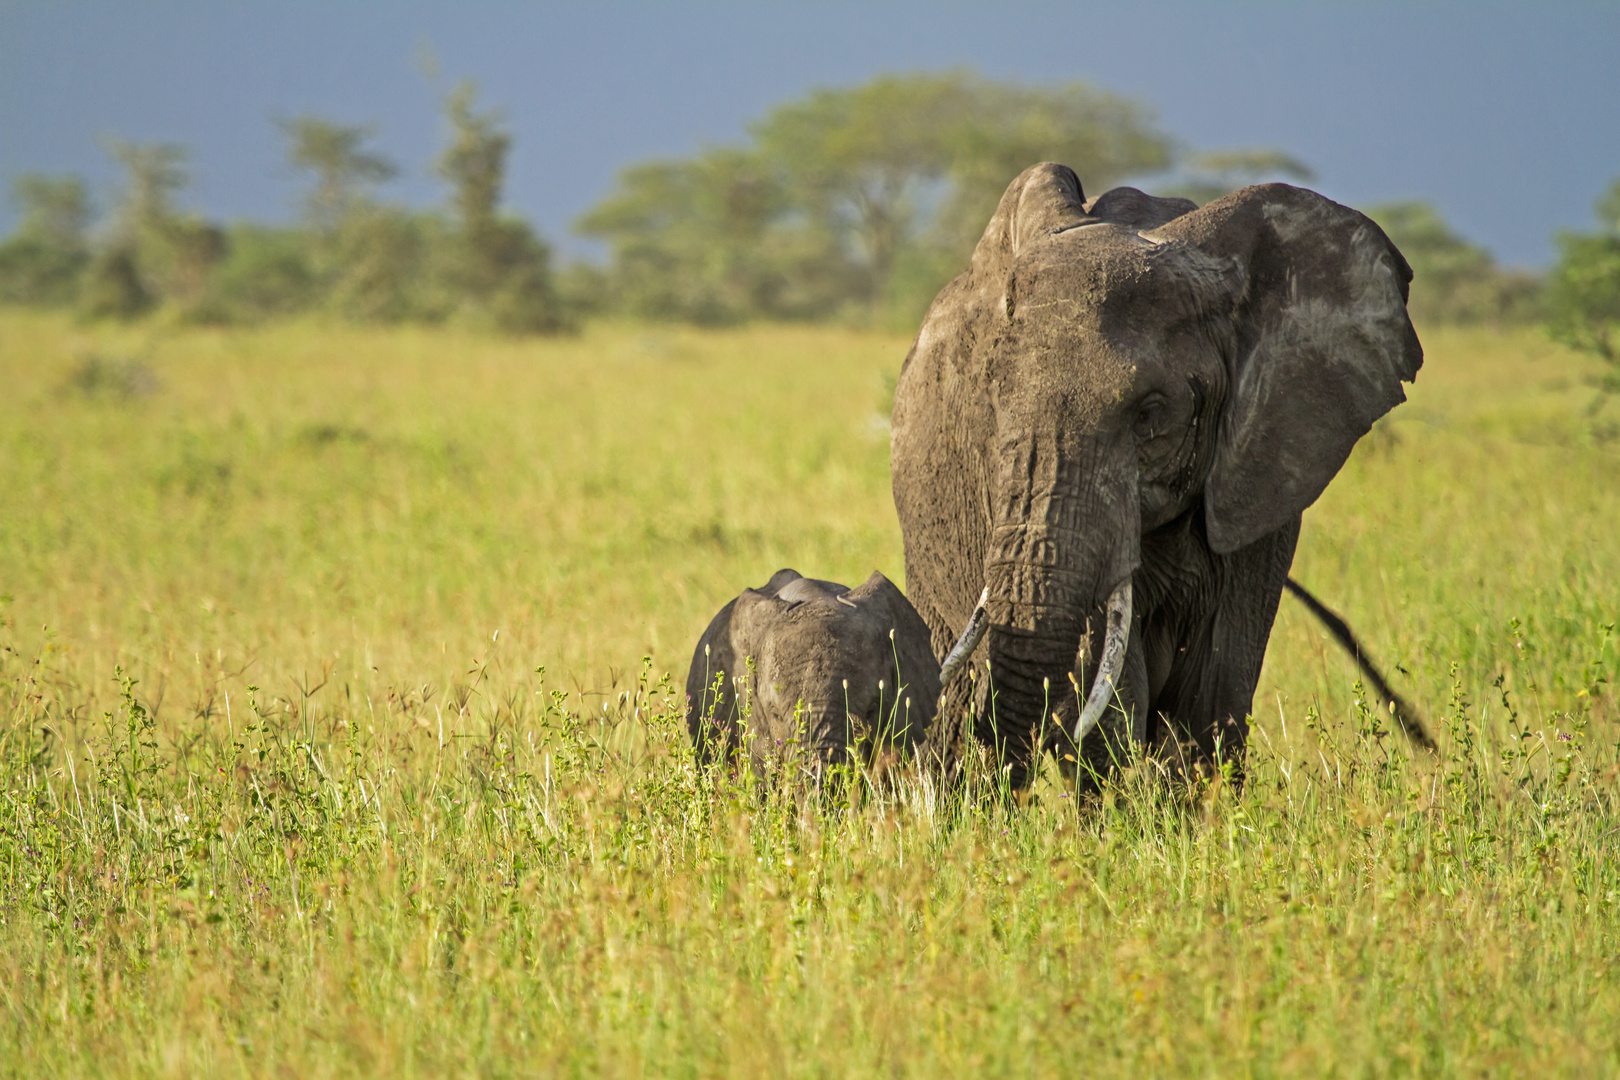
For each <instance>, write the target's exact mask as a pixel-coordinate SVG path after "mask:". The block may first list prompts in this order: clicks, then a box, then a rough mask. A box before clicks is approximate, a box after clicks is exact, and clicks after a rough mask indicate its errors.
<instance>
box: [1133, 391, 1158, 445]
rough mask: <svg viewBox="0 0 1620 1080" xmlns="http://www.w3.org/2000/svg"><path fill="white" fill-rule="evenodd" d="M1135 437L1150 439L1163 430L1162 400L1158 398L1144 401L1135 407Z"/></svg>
mask: <svg viewBox="0 0 1620 1080" xmlns="http://www.w3.org/2000/svg"><path fill="white" fill-rule="evenodd" d="M1134 427H1135V429H1136V437H1137V438H1139V439H1151V438H1153V437H1154V436H1155V435H1157V434H1159V433H1160V432H1162V431H1163V430H1164V399H1163V398H1161V397H1158V396H1154V397H1150V398H1147V399H1146V400H1144V401H1143V402H1142V403H1141V404H1139V405H1138V406H1137V407H1136V422H1135V424H1134Z"/></svg>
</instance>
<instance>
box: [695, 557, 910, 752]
mask: <svg viewBox="0 0 1620 1080" xmlns="http://www.w3.org/2000/svg"><path fill="white" fill-rule="evenodd" d="M891 631H892V634H893V636H892V638H891ZM750 659H751V660H752V667H751V668H750V666H749V664H748V660H750ZM846 682H847V686H846V685H845V684H846ZM717 683H718V685H717ZM880 684H881V685H880ZM938 698H939V661H937V660H936V659H935V658H934V654H933V652H932V651H931V649H930V648H929V635H928V627H927V626H926V625H925V624H924V623H923V621H922V617H921V616H919V615H918V614H917V611H916V609H915V608H913V607H912V606H911V603H910V602H909V601H908V600H907V599H906V598H905V596H904V595H902V594H901V592H900V590H899V589H897V588H896V587H895V586H894V583H893V582H891V581H890V580H889V579H888V578H886V577H884V576H883V575H882V574H879V573H874V574H873V575H872V576H871V577H870V578H868V579H867V581H866V584H864V585H862V586H860V587H859V588H857V589H847V588H845V587H844V586H842V585H839V584H836V583H834V582H831V581H817V580H814V579H812V578H806V577H801V576H800V575H799V574H798V573H797V572H796V571H793V570H778V571H777V572H776V573H775V574H774V575H773V576H772V577H771V580H770V582H769V583H768V584H766V585H765V586H764V587H763V588H760V589H745V590H744V591H743V594H742V595H741V596H739V597H737V599H735V600H733V601H732V602H731V603H729V604H727V605H726V606H725V607H723V608H721V609H720V612H719V614H717V615H716V616H715V617H714V620H713V621H712V622H710V623H709V628H708V629H707V630H705V631H704V632H703V637H702V639H701V640H699V641H698V644H697V649H696V650H695V651H694V652H693V654H692V667H691V669H690V671H689V673H688V674H687V677H686V701H687V706H686V723H687V729H688V730H689V731H690V733H691V736H692V743H693V746H694V747H695V748H696V750H697V756H698V760H699V761H700V762H702V763H704V764H708V763H710V762H713V761H715V760H717V759H724V758H729V757H731V756H732V755H735V754H736V753H737V752H738V750H739V748H742V747H746V749H747V752H748V753H749V755H750V756H751V758H752V760H753V763H754V768H755V771H756V773H757V774H759V775H762V776H763V775H765V773H766V770H767V769H770V768H772V767H773V766H776V765H779V764H781V763H784V762H790V763H794V764H796V765H798V766H802V767H805V768H808V769H810V770H812V771H817V770H819V769H820V768H821V767H823V766H825V765H828V764H834V763H840V762H849V761H852V760H854V758H853V757H852V752H858V753H859V755H860V758H861V760H862V761H863V762H864V763H866V764H872V763H874V762H876V761H878V760H880V759H882V758H885V757H888V756H891V755H892V753H893V752H896V751H898V752H905V751H908V750H910V749H911V748H912V747H913V745H914V744H915V743H916V742H917V740H918V739H919V738H920V737H921V736H922V734H923V733H924V732H925V731H926V730H927V728H928V725H929V723H930V721H932V720H933V717H934V707H935V705H936V703H937V701H938ZM739 706H746V711H747V715H746V716H745V715H744V708H740V707H739ZM745 735H746V736H747V737H746V738H745Z"/></svg>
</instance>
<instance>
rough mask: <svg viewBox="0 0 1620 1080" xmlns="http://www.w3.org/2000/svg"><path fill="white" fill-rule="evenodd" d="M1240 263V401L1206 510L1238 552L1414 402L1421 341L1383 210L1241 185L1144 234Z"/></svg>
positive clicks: (1304, 501)
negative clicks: (1381, 220) (1409, 385)
mask: <svg viewBox="0 0 1620 1080" xmlns="http://www.w3.org/2000/svg"><path fill="white" fill-rule="evenodd" d="M1147 235H1148V236H1150V237H1154V238H1158V239H1163V240H1180V241H1183V242H1185V243H1188V244H1191V245H1193V246H1195V247H1197V248H1199V249H1201V250H1202V251H1204V252H1205V253H1206V254H1209V255H1213V256H1216V257H1227V258H1231V259H1234V260H1236V261H1237V263H1238V265H1239V267H1240V268H1241V270H1242V271H1243V273H1244V275H1245V277H1246V279H1247V287H1246V289H1245V291H1244V293H1243V295H1242V297H1241V298H1240V300H1239V301H1238V305H1237V310H1236V312H1235V326H1234V331H1235V333H1234V342H1235V348H1234V350H1233V354H1232V356H1231V357H1230V361H1229V362H1230V364H1231V368H1232V370H1231V372H1230V376H1231V382H1230V390H1229V399H1228V401H1227V406H1226V410H1225V413H1224V416H1223V417H1222V421H1221V425H1222V426H1221V433H1220V437H1219V439H1218V441H1217V444H1216V448H1215V458H1214V462H1213V464H1212V466H1211V469H1210V475H1209V482H1208V484H1207V485H1206V487H1205V489H1204V513H1205V521H1206V524H1207V526H1208V532H1209V542H1210V546H1211V547H1212V548H1214V549H1215V550H1216V551H1218V552H1223V553H1224V552H1231V551H1236V550H1237V549H1238V548H1241V547H1243V546H1245V545H1247V544H1250V543H1253V542H1254V541H1255V540H1258V539H1259V538H1260V537H1262V536H1265V535H1266V534H1267V533H1270V532H1273V531H1274V530H1276V529H1278V528H1280V527H1282V526H1283V525H1285V524H1287V522H1288V521H1289V520H1290V519H1292V518H1294V517H1296V516H1297V515H1298V514H1300V513H1301V512H1302V511H1303V510H1304V509H1305V508H1306V507H1307V506H1309V505H1311V503H1313V502H1315V501H1316V499H1317V496H1319V495H1321V494H1322V491H1323V489H1325V488H1326V487H1327V485H1328V481H1330V480H1332V479H1333V476H1334V474H1335V473H1337V472H1338V471H1339V468H1340V467H1341V466H1343V464H1344V462H1345V460H1346V459H1347V458H1348V457H1349V456H1350V451H1351V449H1352V448H1353V447H1354V446H1355V444H1356V440H1357V439H1359V438H1361V437H1362V436H1363V435H1365V434H1366V433H1367V432H1368V431H1369V430H1371V428H1372V425H1373V422H1374V421H1375V420H1377V419H1378V418H1379V417H1380V416H1382V415H1384V414H1385V413H1386V412H1388V411H1389V410H1390V409H1392V408H1394V407H1395V406H1396V405H1398V404H1400V403H1401V402H1402V401H1405V400H1406V394H1405V392H1404V391H1403V390H1402V389H1401V383H1402V381H1406V382H1410V381H1411V380H1412V379H1413V378H1415V377H1416V375H1417V371H1418V368H1419V367H1421V366H1422V365H1423V347H1422V346H1421V345H1419V344H1418V339H1417V334H1416V333H1415V332H1414V331H1413V329H1412V322H1411V320H1410V319H1408V318H1407V315H1406V296H1407V287H1408V284H1409V283H1410V282H1411V280H1412V270H1411V268H1410V267H1409V266H1407V264H1406V260H1405V259H1403V258H1402V257H1401V253H1400V252H1399V251H1398V250H1396V248H1395V245H1394V244H1392V243H1390V241H1389V238H1388V237H1386V236H1385V235H1384V233H1383V230H1381V229H1380V228H1379V227H1378V226H1377V225H1376V224H1374V223H1373V221H1372V220H1371V219H1370V218H1368V217H1366V216H1364V215H1362V214H1359V213H1357V212H1356V211H1354V210H1352V209H1350V208H1349V207H1347V206H1340V205H1339V204H1338V203H1336V202H1333V201H1332V200H1330V199H1327V198H1324V197H1323V196H1321V195H1318V194H1316V193H1315V192H1313V191H1306V190H1304V189H1303V188H1296V187H1290V186H1289V185H1287V184H1262V185H1259V186H1257V187H1250V188H1244V189H1243V190H1242V191H1236V192H1233V193H1232V194H1230V195H1227V196H1225V197H1224V198H1221V199H1217V200H1216V201H1214V202H1212V203H1210V204H1208V205H1207V206H1205V207H1203V208H1202V209H1200V210H1195V211H1193V212H1192V213H1189V214H1184V215H1183V216H1181V217H1179V218H1177V219H1176V220H1174V221H1172V222H1170V223H1169V224H1167V225H1165V226H1163V227H1161V228H1159V229H1156V230H1154V231H1153V232H1151V233H1148V234H1147Z"/></svg>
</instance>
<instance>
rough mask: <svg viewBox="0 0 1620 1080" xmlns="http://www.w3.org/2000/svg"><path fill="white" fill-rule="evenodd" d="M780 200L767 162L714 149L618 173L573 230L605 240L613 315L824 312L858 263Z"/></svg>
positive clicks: (782, 192)
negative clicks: (614, 186) (608, 247)
mask: <svg viewBox="0 0 1620 1080" xmlns="http://www.w3.org/2000/svg"><path fill="white" fill-rule="evenodd" d="M791 207H792V200H791V197H790V194H789V192H788V190H787V187H786V185H785V184H784V183H783V181H782V178H781V176H780V175H779V174H778V173H777V172H776V171H775V170H773V169H772V168H771V167H770V164H769V162H767V161H766V160H765V159H764V158H763V157H761V156H760V155H759V154H757V153H753V152H750V151H747V150H738V149H729V148H722V149H717V150H710V151H707V152H705V153H703V154H700V155H699V156H697V157H696V158H692V159H689V160H684V161H652V162H646V163H644V164H641V165H635V166H632V167H630V168H629V169H626V170H625V171H624V172H623V173H621V174H620V176H619V187H618V190H617V191H615V192H614V193H613V194H612V195H611V196H609V197H608V198H607V199H604V200H603V201H602V202H600V203H598V204H597V205H596V206H595V207H594V208H593V209H592V210H591V211H590V212H589V213H587V214H586V215H585V216H584V217H582V218H581V219H580V220H579V222H578V223H577V225H576V228H577V229H578V230H579V232H581V233H582V234H584V235H586V236H593V237H599V238H601V239H604V240H607V241H608V242H609V243H610V244H612V246H613V273H612V274H611V275H609V277H608V279H607V282H606V284H605V286H604V287H605V288H607V289H608V290H610V291H611V292H612V294H613V295H611V296H609V297H607V298H605V299H606V300H607V302H608V304H609V305H610V306H616V307H618V308H619V309H621V310H624V311H628V312H630V313H633V314H636V315H641V316H646V317H649V318H659V319H679V320H684V321H688V322H695V323H698V324H702V325H716V324H724V323H734V322H739V321H741V320H744V319H748V318H751V317H755V316H764V317H767V318H806V317H814V316H816V315H821V314H826V313H827V312H828V311H831V310H834V309H836V308H837V307H838V305H839V304H841V303H843V302H844V301H845V299H847V297H848V296H849V295H851V294H852V293H853V292H854V291H856V287H855V286H854V284H853V282H854V281H855V280H856V279H858V278H859V276H860V268H859V267H858V266H856V265H855V264H854V263H853V262H852V260H850V259H849V258H848V257H847V256H846V255H845V253H844V252H843V251H842V250H841V248H840V247H839V245H838V243H837V242H836V241H835V239H834V238H833V237H832V236H830V235H828V234H827V233H826V232H825V231H824V230H819V229H816V228H814V227H813V224H812V223H811V222H807V221H804V220H793V219H792V218H791V217H790V215H789V210H790V209H791Z"/></svg>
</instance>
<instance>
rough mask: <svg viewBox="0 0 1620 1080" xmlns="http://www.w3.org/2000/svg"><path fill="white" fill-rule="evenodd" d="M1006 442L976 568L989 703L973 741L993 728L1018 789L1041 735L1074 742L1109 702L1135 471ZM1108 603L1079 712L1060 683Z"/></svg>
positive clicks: (1130, 556)
mask: <svg viewBox="0 0 1620 1080" xmlns="http://www.w3.org/2000/svg"><path fill="white" fill-rule="evenodd" d="M1010 441H1011V442H1012V443H1013V444H1012V445H1010V446H1007V445H1004V448H1003V454H1004V457H1003V459H1002V462H1001V471H1000V475H999V477H998V480H999V483H998V491H997V499H996V504H995V507H994V509H995V518H994V525H993V528H992V532H991V538H990V544H989V550H988V552H987V557H986V560H985V582H986V585H987V587H988V589H989V602H988V609H989V614H990V621H991V624H992V626H991V630H990V632H989V654H990V655H989V660H990V676H991V688H990V693H991V695H992V696H991V698H990V699H989V700H988V701H985V700H982V699H981V702H980V710H981V726H980V731H981V733H988V730H989V729H993V731H994V734H995V737H996V740H997V742H998V744H1000V745H999V746H998V751H999V752H1000V753H1002V754H1004V755H1005V756H1006V760H1007V761H1008V762H1009V763H1010V764H1011V766H1012V770H1011V772H1012V775H1011V777H1010V779H1011V781H1012V783H1013V784H1014V785H1021V784H1023V783H1025V782H1027V779H1028V773H1027V769H1028V766H1029V765H1030V764H1031V762H1032V761H1033V759H1034V756H1035V755H1036V754H1037V753H1039V751H1040V745H1038V744H1040V743H1041V742H1043V741H1044V739H1043V732H1048V731H1049V732H1051V733H1052V734H1056V733H1057V731H1058V730H1059V729H1060V728H1067V729H1069V730H1070V731H1074V732H1076V733H1077V735H1078V736H1081V737H1083V736H1084V735H1085V734H1086V733H1087V732H1088V731H1089V730H1090V729H1091V728H1092V727H1093V726H1094V725H1095V724H1096V723H1097V720H1098V719H1099V718H1100V717H1101V715H1102V713H1103V712H1104V710H1105V709H1106V708H1107V706H1108V704H1109V703H1110V702H1111V701H1112V700H1113V697H1114V691H1115V689H1116V688H1117V687H1118V685H1119V681H1120V674H1121V671H1122V669H1123V661H1124V655H1125V650H1126V645H1127V640H1128V634H1129V629H1130V605H1131V593H1130V580H1131V573H1132V571H1133V570H1134V569H1135V567H1136V562H1137V559H1138V555H1139V547H1140V545H1139V542H1138V539H1137V533H1138V528H1139V522H1140V512H1139V510H1138V508H1137V490H1136V482H1135V480H1136V477H1135V472H1134V462H1131V463H1129V465H1128V466H1120V467H1112V468H1111V467H1110V465H1111V464H1112V463H1111V462H1108V461H1107V460H1106V455H1104V454H1100V453H1099V454H1097V455H1096V456H1091V455H1087V454H1085V453H1084V451H1083V450H1080V448H1074V447H1069V448H1067V449H1068V451H1069V452H1068V453H1063V452H1061V451H1060V450H1059V448H1058V446H1056V445H1055V444H1056V443H1057V442H1059V440H1058V439H1051V440H1045V446H1042V445H1040V443H1041V442H1043V440H1038V439H1029V438H1027V437H1026V438H1025V439H1020V440H1010ZM1077 450H1079V452H1076V451H1077ZM1086 457H1091V460H1082V459H1083V458H1086ZM1099 459H1102V460H1099ZM1105 599H1106V601H1107V609H1108V614H1109V621H1108V633H1107V634H1106V636H1105V642H1104V648H1103V656H1102V658H1101V659H1102V660H1103V663H1102V665H1101V667H1100V669H1099V672H1098V676H1097V680H1096V685H1095V687H1094V688H1093V690H1092V692H1091V695H1090V700H1089V701H1088V702H1087V703H1086V707H1085V709H1084V710H1080V709H1078V708H1077V705H1078V703H1077V702H1075V701H1074V698H1073V696H1072V695H1071V694H1070V693H1069V692H1068V690H1069V676H1070V675H1071V674H1072V673H1074V672H1075V670H1076V658H1077V656H1078V654H1079V651H1080V644H1081V641H1082V638H1083V637H1084V636H1085V635H1086V632H1087V620H1088V617H1089V616H1090V615H1091V614H1092V612H1094V611H1095V610H1096V609H1097V607H1098V605H1100V604H1102V603H1103V602H1104V601H1105ZM1060 688H1061V689H1060ZM986 709H988V710H989V715H988V716H986V715H985V710H986ZM1077 712H1080V714H1081V715H1080V716H1079V717H1077V716H1076V713H1077ZM1054 719H1056V720H1057V723H1054V722H1053V721H1054ZM986 721H988V723H986ZM1077 721H1078V723H1077Z"/></svg>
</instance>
